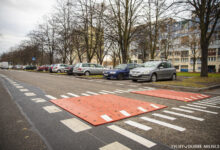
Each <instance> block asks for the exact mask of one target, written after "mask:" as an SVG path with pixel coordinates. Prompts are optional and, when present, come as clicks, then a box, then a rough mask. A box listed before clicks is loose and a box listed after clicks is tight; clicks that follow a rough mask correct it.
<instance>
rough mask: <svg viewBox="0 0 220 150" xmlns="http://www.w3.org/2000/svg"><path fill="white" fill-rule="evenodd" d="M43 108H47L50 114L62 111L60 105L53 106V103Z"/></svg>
mask: <svg viewBox="0 0 220 150" xmlns="http://www.w3.org/2000/svg"><path fill="white" fill-rule="evenodd" d="M43 109H44V110H46V111H47V112H48V113H50V114H51V113H56V112H60V111H62V110H61V109H59V108H58V107H56V106H53V105H51V106H45V107H43Z"/></svg>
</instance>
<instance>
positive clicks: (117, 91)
mask: <svg viewBox="0 0 220 150" xmlns="http://www.w3.org/2000/svg"><path fill="white" fill-rule="evenodd" d="M114 93H124V91H119V90H116V91H114Z"/></svg>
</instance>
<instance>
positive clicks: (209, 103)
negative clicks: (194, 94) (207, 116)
mask: <svg viewBox="0 0 220 150" xmlns="http://www.w3.org/2000/svg"><path fill="white" fill-rule="evenodd" d="M200 103H201V104H208V105H216V104H214V103H211V102H195V103H193V104H200Z"/></svg>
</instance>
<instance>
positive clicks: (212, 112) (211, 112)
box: [180, 106, 218, 114]
mask: <svg viewBox="0 0 220 150" xmlns="http://www.w3.org/2000/svg"><path fill="white" fill-rule="evenodd" d="M180 107H182V108H186V109H191V110H197V111H202V112H206V113H210V114H218V113H217V112H214V111H208V110H203V109H199V108H192V107H186V106H180Z"/></svg>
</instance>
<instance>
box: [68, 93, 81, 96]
mask: <svg viewBox="0 0 220 150" xmlns="http://www.w3.org/2000/svg"><path fill="white" fill-rule="evenodd" d="M67 94H68V95H70V96H73V97H79V95H76V94H73V93H67Z"/></svg>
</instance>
